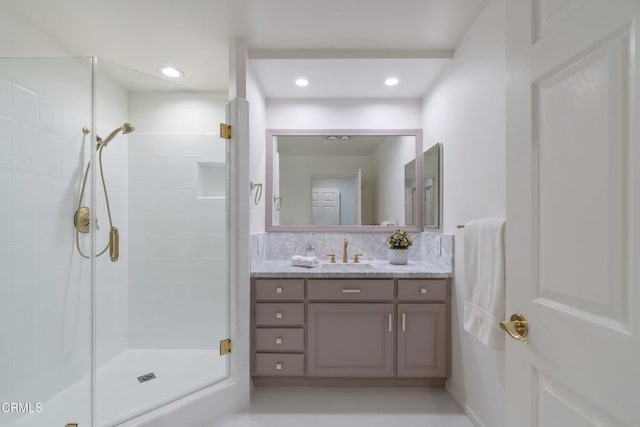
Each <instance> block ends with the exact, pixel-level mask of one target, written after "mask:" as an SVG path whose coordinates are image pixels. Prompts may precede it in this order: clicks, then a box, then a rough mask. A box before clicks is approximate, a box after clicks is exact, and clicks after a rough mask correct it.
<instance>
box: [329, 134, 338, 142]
mask: <svg viewBox="0 0 640 427" xmlns="http://www.w3.org/2000/svg"><path fill="white" fill-rule="evenodd" d="M327 139H328V140H329V141H336V140H337V139H338V137H337V136H336V135H329V136H327Z"/></svg>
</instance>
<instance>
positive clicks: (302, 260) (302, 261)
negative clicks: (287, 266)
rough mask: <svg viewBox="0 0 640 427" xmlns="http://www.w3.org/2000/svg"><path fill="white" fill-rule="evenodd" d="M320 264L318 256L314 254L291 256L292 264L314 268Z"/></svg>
mask: <svg viewBox="0 0 640 427" xmlns="http://www.w3.org/2000/svg"><path fill="white" fill-rule="evenodd" d="M318 264H319V262H318V258H316V257H314V256H301V255H294V256H292V257H291V265H293V266H295V267H307V268H313V267H317V266H318Z"/></svg>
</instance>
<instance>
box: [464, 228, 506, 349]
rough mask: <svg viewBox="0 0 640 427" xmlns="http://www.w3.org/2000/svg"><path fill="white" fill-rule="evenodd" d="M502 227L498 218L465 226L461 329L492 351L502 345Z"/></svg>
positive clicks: (503, 303)
mask: <svg viewBox="0 0 640 427" xmlns="http://www.w3.org/2000/svg"><path fill="white" fill-rule="evenodd" d="M504 230H505V221H504V219H501V218H483V219H477V220H473V221H470V222H468V223H467V224H465V226H464V274H465V304H464V329H465V330H466V331H467V332H469V333H470V334H472V335H474V336H475V337H477V338H478V339H479V340H480V341H482V342H483V343H484V344H485V345H487V346H488V347H489V348H492V349H495V350H499V349H501V348H502V347H503V346H504V333H503V332H502V331H501V329H500V322H501V321H502V320H504V315H505V297H504V293H505V283H504V232H505V231H504Z"/></svg>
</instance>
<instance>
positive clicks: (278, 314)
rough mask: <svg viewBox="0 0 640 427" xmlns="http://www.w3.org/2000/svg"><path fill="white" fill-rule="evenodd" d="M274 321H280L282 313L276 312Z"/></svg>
mask: <svg viewBox="0 0 640 427" xmlns="http://www.w3.org/2000/svg"><path fill="white" fill-rule="evenodd" d="M276 319H282V312H281V311H276Z"/></svg>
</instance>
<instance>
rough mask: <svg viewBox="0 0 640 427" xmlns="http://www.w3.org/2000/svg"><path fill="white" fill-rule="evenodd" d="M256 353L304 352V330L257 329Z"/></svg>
mask: <svg viewBox="0 0 640 427" xmlns="http://www.w3.org/2000/svg"><path fill="white" fill-rule="evenodd" d="M255 340H256V341H255V347H256V351H304V329H302V328H299V329H298V328H296V329H278V328H267V329H256V335H255Z"/></svg>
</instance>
